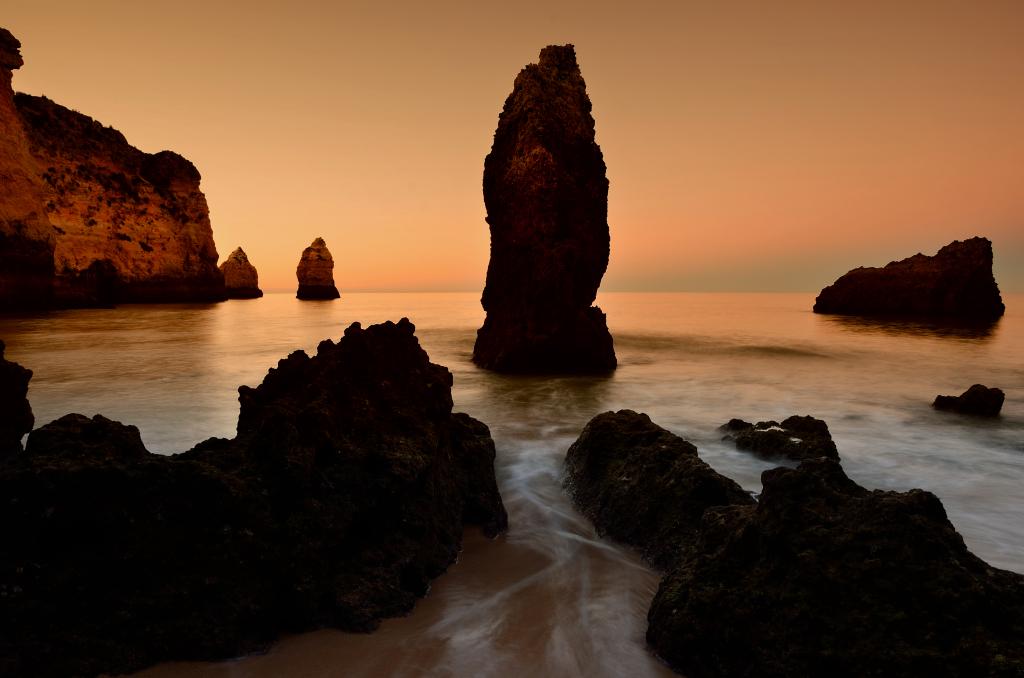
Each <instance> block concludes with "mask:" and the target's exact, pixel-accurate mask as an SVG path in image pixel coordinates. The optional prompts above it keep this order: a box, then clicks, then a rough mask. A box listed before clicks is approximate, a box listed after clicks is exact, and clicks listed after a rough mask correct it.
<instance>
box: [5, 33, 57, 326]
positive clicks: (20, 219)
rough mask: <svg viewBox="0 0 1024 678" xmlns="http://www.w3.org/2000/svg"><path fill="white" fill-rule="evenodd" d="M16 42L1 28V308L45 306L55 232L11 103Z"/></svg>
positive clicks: (17, 57) (17, 58)
mask: <svg viewBox="0 0 1024 678" xmlns="http://www.w3.org/2000/svg"><path fill="white" fill-rule="evenodd" d="M20 48H21V43H20V42H18V40H17V39H16V38H15V37H14V36H13V35H11V34H10V33H9V32H8V31H7V30H5V29H3V28H0V310H3V309H10V308H24V307H27V308H32V307H40V306H47V305H49V303H50V298H51V291H52V287H53V250H54V237H53V236H54V233H53V228H52V226H51V225H50V221H49V219H48V218H47V215H46V198H45V195H46V187H45V185H44V184H43V182H42V180H41V179H40V178H39V174H40V173H39V166H38V164H37V163H36V160H35V159H34V158H33V157H32V154H31V153H30V152H29V142H28V138H27V137H26V135H25V129H24V126H23V125H22V122H21V117H20V116H19V115H18V109H17V107H16V106H15V104H14V90H13V89H12V87H11V80H12V79H13V71H14V70H15V69H17V68H20V67H21V65H22V59H21V52H20V51H19V50H20Z"/></svg>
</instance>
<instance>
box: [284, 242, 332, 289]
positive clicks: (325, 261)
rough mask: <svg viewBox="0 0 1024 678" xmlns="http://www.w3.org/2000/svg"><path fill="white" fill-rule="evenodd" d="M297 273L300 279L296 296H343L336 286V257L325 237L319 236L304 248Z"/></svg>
mask: <svg viewBox="0 0 1024 678" xmlns="http://www.w3.org/2000/svg"><path fill="white" fill-rule="evenodd" d="M295 275H296V277H297V278H298V279H299V289H298V291H297V292H296V293H295V296H296V297H297V298H299V299H337V298H338V297H340V296H341V294H339V293H338V288H337V287H335V286H334V257H332V256H331V251H330V250H329V249H327V243H325V242H324V239H323V238H317V239H316V240H314V241H313V243H312V244H311V245H310V246H309V247H307V248H306V249H304V250H302V258H301V259H299V265H298V267H297V268H296V269H295Z"/></svg>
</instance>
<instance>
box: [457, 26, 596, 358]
mask: <svg viewBox="0 0 1024 678" xmlns="http://www.w3.org/2000/svg"><path fill="white" fill-rule="evenodd" d="M590 110H591V106H590V99H589V98H588V97H587V91H586V85H585V83H584V82H583V77H582V75H581V74H580V69H579V66H578V65H577V64H576V52H575V50H574V49H573V46H572V45H565V46H550V47H545V48H544V49H543V50H541V53H540V60H539V61H538V63H536V64H530V65H528V66H527V67H526V68H524V69H523V70H522V71H520V73H519V75H518V76H517V77H516V80H515V85H514V87H513V90H512V94H510V95H509V97H508V99H506V100H505V108H504V110H503V111H502V112H501V116H500V117H499V119H498V128H497V130H496V131H495V133H494V144H493V146H492V147H491V152H490V154H488V156H487V159H486V160H485V161H484V181H483V188H484V203H485V205H486V207H487V223H488V224H490V229H491V259H490V264H489V265H488V267H487V283H486V286H485V287H484V293H483V298H482V303H483V307H484V310H486V311H487V318H486V320H485V321H484V325H483V327H481V328H480V330H479V332H478V333H477V339H476V346H475V347H474V349H473V360H474V362H476V363H477V364H478V365H480V366H481V367H485V368H489V369H493V370H498V371H505V372H604V371H608V370H612V369H614V368H615V365H616V361H615V350H614V347H613V345H612V337H611V334H609V332H608V328H607V325H606V323H605V316H604V313H602V312H601V310H600V309H599V308H597V307H592V306H591V304H592V303H593V302H594V299H595V297H596V295H597V288H598V286H599V285H600V283H601V278H602V276H604V272H605V269H606V268H607V267H608V251H609V234H608V180H607V179H606V178H605V164H604V158H603V156H602V155H601V149H600V148H599V147H598V145H597V144H596V143H595V142H594V118H593V117H592V116H591V114H590Z"/></svg>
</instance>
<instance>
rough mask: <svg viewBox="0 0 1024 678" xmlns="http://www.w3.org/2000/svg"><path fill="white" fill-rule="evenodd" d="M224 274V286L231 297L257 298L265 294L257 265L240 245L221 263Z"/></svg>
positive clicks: (221, 270)
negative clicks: (250, 260)
mask: <svg viewBox="0 0 1024 678" xmlns="http://www.w3.org/2000/svg"><path fill="white" fill-rule="evenodd" d="M220 272H221V273H222V274H224V288H225V289H226V290H227V293H228V298H229V299H255V298H257V297H262V296H263V290H261V289H260V284H259V276H258V275H257V273H256V267H255V266H253V265H252V264H251V263H249V257H247V256H246V255H245V251H244V250H243V249H242V248H241V247H239V248H237V249H236V250H235V251H234V252H232V253H231V255H230V256H228V258H227V259H225V260H224V263H223V264H221V265H220Z"/></svg>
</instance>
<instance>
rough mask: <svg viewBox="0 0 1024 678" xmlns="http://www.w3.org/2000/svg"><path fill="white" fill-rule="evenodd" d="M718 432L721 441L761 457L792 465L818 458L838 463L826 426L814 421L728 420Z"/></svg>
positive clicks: (792, 419)
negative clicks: (753, 422) (753, 421)
mask: <svg viewBox="0 0 1024 678" xmlns="http://www.w3.org/2000/svg"><path fill="white" fill-rule="evenodd" d="M721 430H722V431H725V436H724V437H723V438H722V440H730V441H732V442H733V443H735V444H736V447H738V448H739V449H741V450H747V451H749V452H753V453H754V454H757V455H759V456H762V457H768V458H771V457H786V458H787V459H793V460H795V461H803V460H804V459H815V458H817V457H829V458H831V459H836V460H838V459H839V451H838V450H837V449H836V444H835V443H834V442H832V435H831V434H830V433H829V432H828V424H826V423H825V422H823V421H822V420H821V419H815V418H814V417H801V416H795V415H794V416H792V417H789V418H788V419H786V420H785V421H783V422H782V423H781V424H780V423H779V422H777V421H761V422H758V423H757V424H751V423H748V422H745V421H743V420H742V419H730V420H729V422H728V423H727V424H724V425H723V426H722V427H721Z"/></svg>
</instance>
